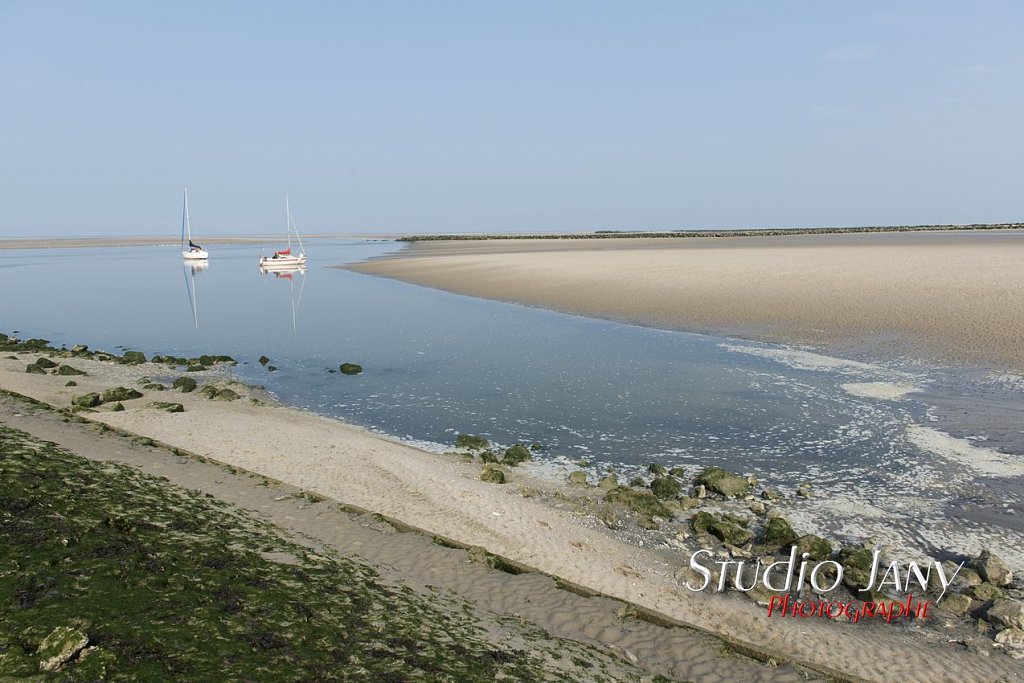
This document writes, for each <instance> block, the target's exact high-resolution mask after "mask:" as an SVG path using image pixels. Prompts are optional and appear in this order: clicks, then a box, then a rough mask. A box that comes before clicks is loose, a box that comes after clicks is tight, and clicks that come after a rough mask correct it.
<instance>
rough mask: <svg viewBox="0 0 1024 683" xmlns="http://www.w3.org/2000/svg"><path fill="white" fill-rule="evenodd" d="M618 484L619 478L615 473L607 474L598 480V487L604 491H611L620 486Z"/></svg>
mask: <svg viewBox="0 0 1024 683" xmlns="http://www.w3.org/2000/svg"><path fill="white" fill-rule="evenodd" d="M618 485H619V478H618V477H616V476H615V475H614V474H606V475H605V476H603V477H601V480H600V481H598V482H597V488H599V489H601V490H602V491H611V490H612V489H614V488H616V487H618Z"/></svg>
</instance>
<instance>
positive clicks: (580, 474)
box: [569, 470, 587, 486]
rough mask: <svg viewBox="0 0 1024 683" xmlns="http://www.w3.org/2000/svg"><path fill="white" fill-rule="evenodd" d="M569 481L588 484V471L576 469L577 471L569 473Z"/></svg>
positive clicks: (576, 483) (577, 484) (582, 484)
mask: <svg viewBox="0 0 1024 683" xmlns="http://www.w3.org/2000/svg"><path fill="white" fill-rule="evenodd" d="M569 483H570V484H574V485H576V486H586V485H587V473H586V472H584V471H583V470H576V471H575V472H570V473H569Z"/></svg>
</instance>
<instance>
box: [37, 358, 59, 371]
mask: <svg viewBox="0 0 1024 683" xmlns="http://www.w3.org/2000/svg"><path fill="white" fill-rule="evenodd" d="M33 365H35V366H37V367H40V368H46V369H47V370H49V369H50V368H55V367H57V364H56V363H54V362H53V361H52V360H50V359H49V358H43V357H40V358H36V360H35V362H34V363H33Z"/></svg>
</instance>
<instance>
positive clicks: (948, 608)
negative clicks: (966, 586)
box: [935, 593, 972, 617]
mask: <svg viewBox="0 0 1024 683" xmlns="http://www.w3.org/2000/svg"><path fill="white" fill-rule="evenodd" d="M971 603H972V600H971V599H970V598H969V597H967V596H966V595H963V594H961V593H947V594H946V596H945V597H944V598H942V600H940V601H939V603H938V604H937V605H935V607H936V609H938V610H939V611H941V612H943V613H944V614H948V615H949V616H951V617H966V616H967V613H968V612H970V611H971Z"/></svg>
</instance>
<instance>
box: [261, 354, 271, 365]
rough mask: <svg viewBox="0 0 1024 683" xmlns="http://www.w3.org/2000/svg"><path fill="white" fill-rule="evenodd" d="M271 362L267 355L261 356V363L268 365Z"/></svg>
mask: <svg viewBox="0 0 1024 683" xmlns="http://www.w3.org/2000/svg"><path fill="white" fill-rule="evenodd" d="M269 362H270V359H269V358H267V357H266V356H260V365H266V364H267V363H269Z"/></svg>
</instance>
